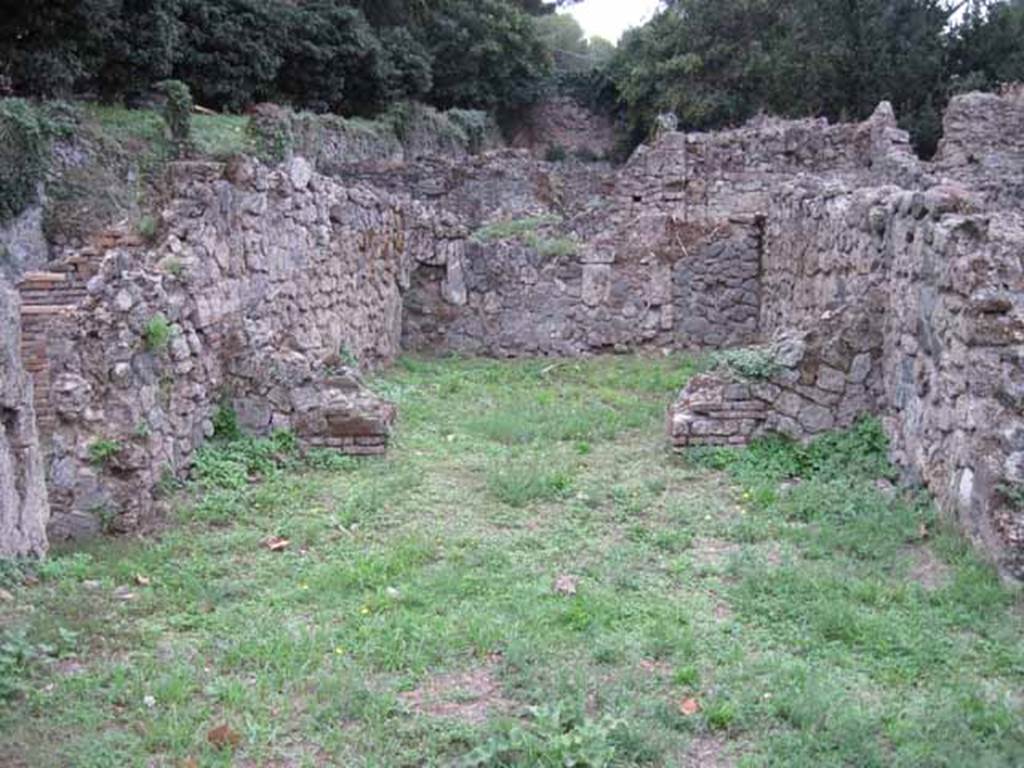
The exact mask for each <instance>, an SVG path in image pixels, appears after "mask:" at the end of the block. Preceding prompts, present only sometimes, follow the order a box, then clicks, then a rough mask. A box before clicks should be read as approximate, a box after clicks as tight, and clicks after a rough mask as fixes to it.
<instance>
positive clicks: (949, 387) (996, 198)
mask: <svg viewBox="0 0 1024 768" xmlns="http://www.w3.org/2000/svg"><path fill="white" fill-rule="evenodd" d="M1013 125H1024V99H1022V98H1021V95H1020V94H1019V93H1018V92H1013V91H1011V92H1008V93H1007V94H1006V95H1004V96H1002V97H999V96H994V95H981V94H970V95H967V96H964V97H958V98H957V99H954V100H953V103H952V104H951V106H950V110H949V113H948V114H947V118H946V137H945V139H944V140H943V148H942V151H941V152H940V156H939V157H938V158H937V160H936V162H935V163H933V164H927V165H922V167H921V171H920V173H918V174H917V175H916V177H915V178H917V179H918V180H919V182H918V183H919V185H920V186H919V187H918V188H916V189H915V188H910V189H907V188H900V187H898V186H895V185H893V184H882V185H878V184H867V182H870V181H872V179H871V178H870V177H868V178H866V179H865V178H864V177H861V178H860V179H859V180H858V179H855V178H850V177H845V178H824V179H823V178H797V179H795V180H793V181H791V182H789V183H786V184H783V185H781V186H780V187H778V188H777V189H776V191H775V194H774V196H773V199H772V200H771V202H770V203H769V204H768V206H767V208H766V214H765V216H766V225H765V229H766V235H765V242H764V249H763V253H762V267H763V272H762V280H761V301H762V304H761V322H760V330H761V333H762V334H763V335H764V337H765V338H766V339H771V338H774V339H775V343H776V344H778V343H779V342H780V340H781V339H785V338H787V336H788V335H791V334H793V333H795V332H799V331H800V330H801V329H803V330H804V331H806V332H812V331H813V330H814V329H815V328H817V327H819V326H821V325H822V324H824V325H825V327H830V326H831V325H833V324H834V320H832V319H830V318H834V317H836V316H842V314H843V313H847V314H848V313H849V311H850V310H852V311H854V312H859V313H866V315H867V316H868V317H871V318H876V319H877V322H878V323H879V324H880V331H881V332H880V333H878V334H877V336H875V334H871V335H870V336H868V335H865V336H864V338H872V337H874V339H875V340H874V341H873V342H872V343H871V348H870V352H871V355H872V356H873V357H872V359H876V360H877V361H878V366H879V369H880V388H879V389H878V390H877V391H876V395H877V398H876V401H875V402H874V403H873V404H872V406H871V407H870V408H868V409H866V411H867V412H873V413H878V414H881V415H882V417H883V420H884V423H885V426H886V430H887V432H888V434H889V435H890V437H891V439H892V450H893V458H894V459H895V460H896V461H897V463H898V464H900V465H901V466H902V467H904V468H905V470H906V471H907V473H908V477H909V479H911V480H914V481H918V482H921V483H923V484H925V485H926V486H927V487H928V488H929V489H930V490H931V491H932V492H933V493H934V494H935V496H936V498H937V499H938V500H939V502H940V504H941V505H942V506H943V507H944V508H945V509H947V510H949V511H951V512H953V513H954V514H956V515H957V516H958V518H959V519H960V521H961V523H962V525H963V527H964V529H965V530H966V531H968V533H969V534H970V535H971V536H972V537H973V538H974V539H975V540H976V541H977V542H978V543H979V544H981V545H982V546H983V547H984V548H985V549H986V550H987V551H988V552H990V553H992V554H993V555H994V557H995V559H996V560H997V561H998V562H999V564H1000V565H1001V567H1002V568H1003V569H1004V571H1005V572H1006V573H1010V574H1013V575H1015V576H1018V577H1019V576H1022V575H1024V510H1022V509H1021V508H1020V507H1019V501H1018V499H1019V489H1020V488H1021V487H1022V481H1024V471H1022V470H1024V443H1022V435H1024V399H1022V392H1024V388H1022V387H1024V278H1022V268H1024V226H1022V223H1024V222H1022V207H1024V195H1022V190H1021V187H1020V184H1019V182H1020V176H1019V172H1020V169H1021V167H1024V166H1022V164H1024V145H1021V143H1020V138H1019V137H1020V134H1019V131H1013V130H1010V128H1011V126H1013ZM890 180H891V178H888V177H887V176H886V175H884V174H883V175H882V176H881V177H880V178H878V179H875V181H880V182H886V181H890ZM837 313H839V314H838V315H837ZM852 327H853V326H849V325H848V324H845V323H844V324H843V327H840V328H833V329H832V330H831V331H830V332H829V333H827V334H826V335H825V336H824V337H821V338H820V339H818V340H817V341H814V340H813V339H812V341H811V342H810V347H811V349H812V350H815V353H814V354H813V355H812V356H811V357H812V359H814V358H816V357H818V356H819V355H820V353H821V352H822V351H823V350H824V349H826V347H827V345H828V343H833V342H834V341H835V340H841V339H842V338H843V337H844V334H845V333H847V332H848V331H849V330H850V328H852ZM829 340H832V342H830V341H829ZM772 350H773V348H772V347H771V345H769V346H768V347H766V348H765V351H768V352H771V351H772ZM783 369H784V370H785V371H789V370H790V368H789V367H787V366H783ZM780 375H781V374H780ZM785 375H796V374H795V372H794V373H791V374H790V373H786V374H785ZM811 378H813V377H811ZM834 378H835V379H836V382H838V381H839V377H834ZM805 379H807V380H806V382H805V383H806V384H807V385H810V384H811V383H812V382H811V380H810V378H808V377H807V376H805ZM847 381H849V378H847ZM737 383H738V382H737V380H736V377H735V375H734V374H732V373H731V372H729V371H724V370H723V371H720V372H719V373H718V374H716V375H715V376H712V377H710V378H708V379H703V380H700V381H695V382H694V383H693V384H692V385H691V386H690V387H688V388H687V389H686V390H684V392H683V393H682V394H681V396H680V399H679V401H678V402H677V403H676V405H675V406H674V408H673V413H672V418H671V419H670V434H671V435H672V439H673V441H674V442H675V444H676V445H678V446H681V447H685V446H689V445H699V444H718V443H728V442H744V441H745V440H746V439H749V436H751V435H754V434H759V433H761V432H764V431H766V430H774V431H783V432H787V433H789V434H793V435H795V436H797V437H808V436H812V435H813V434H815V433H816V432H817V431H819V430H817V429H815V428H813V427H814V426H815V425H814V424H813V423H812V422H813V421H814V420H813V419H811V420H810V421H807V420H804V419H801V418H800V417H799V414H800V413H801V410H800V409H799V408H797V405H798V403H797V401H796V400H795V399H793V398H792V397H791V398H790V399H789V400H787V401H783V400H782V399H780V398H778V397H775V396H767V395H775V393H776V390H775V389H774V388H768V389H765V388H764V387H760V388H757V389H756V390H752V391H754V392H756V393H758V394H759V395H760V396H759V397H754V398H752V401H751V402H747V403H745V404H746V405H749V406H750V408H751V409H753V411H756V414H757V417H756V419H755V420H750V419H747V420H745V421H738V420H737V419H736V418H734V416H735V415H736V413H737V411H736V409H735V408H734V407H733V406H734V404H733V402H732V401H731V399H730V395H731V394H735V393H736V392H737V391H739V390H737V389H735V388H734V387H735V385H736V384H737ZM769 383H774V384H782V382H778V381H774V380H772V381H771V382H769ZM730 387H732V388H730ZM783 388H784V386H783ZM798 394H800V395H801V397H802V398H803V401H805V402H803V406H804V407H805V408H809V407H811V405H810V404H811V403H814V402H825V401H824V400H822V399H821V397H820V396H819V397H817V398H816V397H815V392H814V391H813V390H811V389H809V390H808V391H807V392H804V393H799V392H798ZM819 395H820V393H819ZM754 401H756V402H754ZM825 404H827V405H829V407H830V408H832V407H833V406H832V405H831V404H828V403H825ZM755 406H756V407H755ZM838 408H839V405H838V401H837V405H836V406H835V408H834V409H833V414H832V415H833V417H835V419H836V420H837V421H838V419H839V416H840V414H839V411H838ZM748 410H749V409H748ZM743 415H744V416H748V415H749V414H743ZM794 415H796V416H797V422H798V425H799V428H794V425H792V424H791V423H789V422H787V421H786V419H787V418H789V417H792V416H794ZM826 421H827V419H826ZM780 424H781V425H782V428H781V429H780V428H779V425H780Z"/></svg>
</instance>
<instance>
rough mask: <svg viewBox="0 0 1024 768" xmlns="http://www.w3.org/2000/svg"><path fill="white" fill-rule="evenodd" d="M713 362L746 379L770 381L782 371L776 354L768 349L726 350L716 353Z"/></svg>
mask: <svg viewBox="0 0 1024 768" xmlns="http://www.w3.org/2000/svg"><path fill="white" fill-rule="evenodd" d="M712 360H713V362H714V363H715V364H716V365H719V366H722V367H724V368H728V369H729V370H730V371H732V372H733V373H735V374H737V375H739V376H742V377H743V378H745V379H770V378H771V377H772V376H774V375H775V374H777V373H780V372H781V370H782V366H781V365H779V362H778V361H777V360H776V359H775V353H774V352H773V351H772V350H771V349H769V348H767V347H747V348H744V349H725V350H722V351H721V352H717V353H715V355H714V356H713V357H712Z"/></svg>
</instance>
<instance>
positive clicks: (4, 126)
mask: <svg viewBox="0 0 1024 768" xmlns="http://www.w3.org/2000/svg"><path fill="white" fill-rule="evenodd" d="M49 149H50V142H49V136H48V132H47V130H46V125H45V121H43V120H42V119H41V118H40V115H39V113H38V111H37V110H36V109H35V108H34V107H33V106H32V105H31V104H29V103H28V102H27V101H24V100H23V99H4V100H2V101H0V223H2V222H5V221H8V220H9V219H12V218H14V217H15V216H17V215H18V214H20V213H21V212H22V211H23V210H24V209H25V207H26V206H27V205H29V204H30V203H32V202H33V201H34V200H35V199H36V192H37V188H38V186H39V184H40V182H42V180H43V175H44V174H45V172H46V167H47V159H48V153H49Z"/></svg>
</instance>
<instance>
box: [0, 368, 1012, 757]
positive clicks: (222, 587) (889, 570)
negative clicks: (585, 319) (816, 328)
mask: <svg viewBox="0 0 1024 768" xmlns="http://www.w3.org/2000/svg"><path fill="white" fill-rule="evenodd" d="M701 367H702V364H701V363H700V362H699V361H694V360H690V359H687V358H683V357H669V358H662V357H660V356H659V357H657V358H653V359H651V358H638V357H614V358H604V359H597V360H588V361H568V360H567V361H551V360H538V361H518V362H493V361H476V360H459V359H448V360H440V361H423V360H419V359H415V358H406V359H403V360H401V361H400V363H399V365H397V366H396V367H395V368H394V369H393V370H392V371H390V372H389V373H388V374H387V375H385V376H383V377H380V378H378V379H376V380H375V381H373V382H372V386H374V387H375V388H376V389H377V390H379V391H380V392H381V393H382V394H384V395H386V396H388V397H390V398H393V399H394V400H395V401H397V403H398V405H399V407H400V412H401V414H402V419H401V424H400V429H399V433H398V436H397V441H396V443H395V444H394V445H393V447H392V450H391V453H390V454H389V456H388V457H386V458H384V459H380V460H376V459H375V460H368V461H362V460H354V459H349V458H344V457H339V456H337V455H335V454H314V455H313V456H303V455H302V454H301V453H300V452H299V451H297V450H296V449H295V445H294V439H293V438H291V436H289V435H286V434H279V435H277V436H275V437H273V438H264V439H253V438H238V437H237V436H235V437H234V439H227V438H228V436H229V434H230V433H232V432H233V430H232V429H231V428H230V425H231V424H232V423H233V422H234V420H233V419H232V418H231V417H230V411H229V410H227V409H225V410H224V411H223V412H222V414H221V416H220V417H219V418H218V434H219V435H220V436H219V437H217V438H215V440H214V441H212V442H211V444H210V445H209V446H208V447H207V449H205V450H204V451H203V454H202V456H201V458H200V461H199V462H198V464H197V467H196V470H195V473H194V476H193V479H192V482H191V486H190V489H189V490H188V491H187V492H185V493H184V494H179V495H178V496H177V497H174V498H173V499H172V502H173V504H174V505H175V507H176V509H177V514H178V522H177V524H176V525H174V526H170V527H168V528H166V529H164V530H162V531H161V532H160V534H159V535H158V536H155V537H151V538H148V539H147V540H145V541H143V542H137V541H128V540H122V541H109V540H108V541H103V542H98V543H96V544H94V545H91V546H90V547H88V548H87V551H85V552H82V551H80V552H78V553H77V554H74V555H68V554H62V553H60V552H57V553H55V555H54V556H53V557H52V558H50V559H49V560H48V561H47V562H46V563H45V564H44V565H43V566H42V567H40V569H39V570H38V572H37V573H36V574H35V578H34V579H33V580H31V583H28V584H26V583H23V577H22V576H19V575H17V573H15V572H14V571H12V573H13V574H14V575H13V576H11V577H10V578H9V579H8V581H6V582H5V588H6V589H7V590H9V591H10V593H11V596H12V598H13V600H9V601H5V600H0V626H3V627H4V629H3V639H2V640H0V647H2V648H4V649H5V650H3V651H0V665H3V669H4V672H5V674H4V675H3V677H2V678H0V679H2V680H4V681H5V684H6V685H7V693H6V695H7V700H6V702H4V703H2V704H0V732H2V733H3V734H4V738H3V739H0V763H2V764H8V763H10V764H14V765H17V764H19V763H22V764H28V765H50V764H54V765H63V764H71V763H73V764H75V765H76V766H82V768H92V767H94V766H95V767H96V768H99V766H103V767H104V768H106V766H110V765H146V764H150V763H155V764H169V765H171V764H179V763H180V764H192V763H195V764H197V765H214V766H217V765H224V766H226V765H229V764H253V765H266V764H278V763H281V764H284V763H292V764H297V765H301V764H303V762H308V763H314V764H315V763H317V762H322V763H323V762H325V763H327V764H338V765H353V766H370V765H465V764H470V765H479V766H552V767H554V766H563V765H566V764H572V763H573V762H575V764H577V765H605V766H616V767H619V766H674V765H688V764H698V763H699V762H700V761H704V762H705V764H710V763H711V762H712V761H714V762H717V763H719V764H736V765H738V766H745V767H753V766H778V765H785V766H807V767H808V768H810V767H811V766H815V767H817V766H823V765H829V766H831V765H835V766H839V765H850V766H853V765H856V766H871V765H877V766H881V765H885V766H897V767H899V766H906V768H911V767H913V768H917V767H918V766H950V767H952V766H957V767H959V766H965V765H991V766H997V765H998V766H1004V765H1005V766H1010V765H1018V764H1020V763H1021V762H1022V759H1024V728H1022V722H1024V719H1022V716H1021V715H1022V713H1021V703H1020V699H1019V692H1020V690H1021V689H1022V688H1024V648H1022V646H1021V643H1020V637H1021V633H1022V630H1024V614H1022V612H1021V603H1020V599H1021V598H1020V595H1019V594H1016V593H1013V592H1011V591H1009V590H1007V589H1005V588H1004V587H1003V586H1001V584H1000V582H999V580H998V578H997V576H996V575H995V573H994V572H993V570H992V569H991V568H990V567H988V566H987V565H985V564H983V563H981V562H979V561H978V560H977V559H976V557H975V556H974V555H973V554H972V551H971V549H970V548H969V547H968V546H967V545H966V544H965V543H964V541H963V540H962V538H961V537H960V536H959V535H958V534H956V533H954V532H952V531H951V530H949V529H947V528H946V527H945V526H944V525H943V524H942V523H941V521H940V520H938V519H937V518H936V517H935V515H934V513H933V512H932V510H931V507H930V506H929V505H928V504H927V503H926V502H924V501H923V500H920V499H918V498H917V497H916V496H915V495H913V494H911V493H908V492H905V491H903V490H902V489H900V488H898V487H897V486H896V485H894V483H893V472H892V469H891V468H890V467H889V465H888V463H887V462H886V459H885V452H886V446H885V439H884V436H883V434H882V432H881V430H880V429H879V426H878V424H877V423H876V422H873V421H865V422H863V423H861V424H859V425H858V426H857V427H856V428H855V429H853V430H851V431H849V432H847V433H843V434H837V435H832V436H828V437H826V438H823V439H821V440H818V441H816V442H815V443H812V444H811V445H809V446H801V445H797V444H793V443H788V442H785V441H781V440H765V441H762V442H759V443H757V444H755V445H754V446H753V447H752V448H751V449H749V450H715V451H703V452H698V453H696V454H694V455H692V456H686V457H683V458H676V457H673V456H671V455H670V454H669V453H667V451H666V449H665V447H664V437H663V432H662V429H663V427H662V421H663V418H664V407H665V403H667V402H668V401H669V400H670V399H671V397H672V396H673V395H674V394H675V393H676V392H677V391H678V388H679V387H680V386H681V384H682V383H683V382H684V381H685V380H686V378H687V377H688V376H690V375H691V374H692V373H693V372H694V371H696V370H698V369H700V368H701ZM223 425H228V426H223ZM19 573H20V572H19ZM29 605H31V606H32V610H26V607H27V606H29ZM62 631H63V632H65V633H71V634H70V635H68V637H70V638H72V640H71V641H69V642H67V643H65V644H64V645H63V646H61V644H60V642H61V641H60V638H61V632H62ZM4 643H7V644H8V645H9V646H10V647H9V648H7V646H5V645H4ZM51 648H53V649H55V650H54V651H53V652H50V650H49V649H51ZM40 649H42V650H40ZM5 654H6V655H5ZM222 727H223V728H226V729H227V733H228V734H234V735H235V736H236V737H237V742H238V743H237V746H235V747H232V746H230V744H231V739H226V743H227V746H225V747H224V748H223V749H219V748H218V747H217V746H215V744H214V743H211V739H210V738H209V737H208V734H210V733H211V731H214V730H215V729H221V730H220V731H218V732H219V733H221V734H224V733H225V731H224V730H223V728H222Z"/></svg>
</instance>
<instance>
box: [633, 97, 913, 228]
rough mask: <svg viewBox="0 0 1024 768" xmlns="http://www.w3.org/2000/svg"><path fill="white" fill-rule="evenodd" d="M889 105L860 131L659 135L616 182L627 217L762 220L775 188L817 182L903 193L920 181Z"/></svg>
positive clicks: (768, 129) (801, 124) (790, 123)
mask: <svg viewBox="0 0 1024 768" xmlns="http://www.w3.org/2000/svg"><path fill="white" fill-rule="evenodd" d="M920 173H921V171H920V168H919V164H918V162H917V159H916V158H915V156H914V155H913V152H912V151H911V148H910V140H909V137H908V135H907V134H906V132H904V131H901V130H900V129H899V128H897V126H896V118H895V116H894V115H893V112H892V108H891V107H890V106H889V104H888V103H885V102H883V103H882V104H881V105H879V107H878V109H877V110H876V111H875V113H874V114H873V115H872V116H871V117H870V118H869V119H868V120H866V121H864V122H862V123H840V124H834V125H833V124H829V123H828V122H827V121H826V120H824V119H816V120H779V119H776V118H762V119H760V120H757V121H754V122H752V123H751V124H749V125H747V126H744V127H743V128H738V129H735V130H730V131H720V132H716V133H678V132H672V133H666V134H664V135H662V136H661V137H660V138H658V140H657V141H655V142H654V143H653V144H652V145H650V146H642V147H640V148H639V149H638V150H637V151H636V152H635V153H634V155H633V157H632V158H631V159H630V161H629V163H628V164H627V165H626V167H625V168H624V169H623V170H622V172H621V173H620V175H619V177H618V183H617V185H616V190H615V196H616V199H617V201H618V204H619V206H620V207H621V208H622V209H623V211H624V212H625V215H626V216H627V217H635V216H639V215H649V214H650V213H651V212H652V211H657V212H661V213H663V214H668V215H673V216H676V217H677V218H680V219H682V220H684V221H701V220H705V221H720V220H723V219H728V218H729V217H730V216H735V215H750V214H758V213H759V214H764V213H765V212H766V211H767V210H768V207H769V205H770V204H771V202H772V200H773V198H774V195H775V194H776V192H777V191H778V189H779V187H780V186H781V185H783V184H785V183H788V182H791V181H794V180H795V179H796V178H797V177H799V176H801V175H810V176H813V177H815V178H817V179H819V180H820V181H827V180H831V181H834V182H839V181H844V182H846V183H862V182H864V181H869V182H870V183H873V184H875V185H877V184H879V183H882V182H883V181H891V182H892V183H895V184H900V185H910V184H913V183H914V182H915V181H916V180H917V179H918V177H919V176H920Z"/></svg>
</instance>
